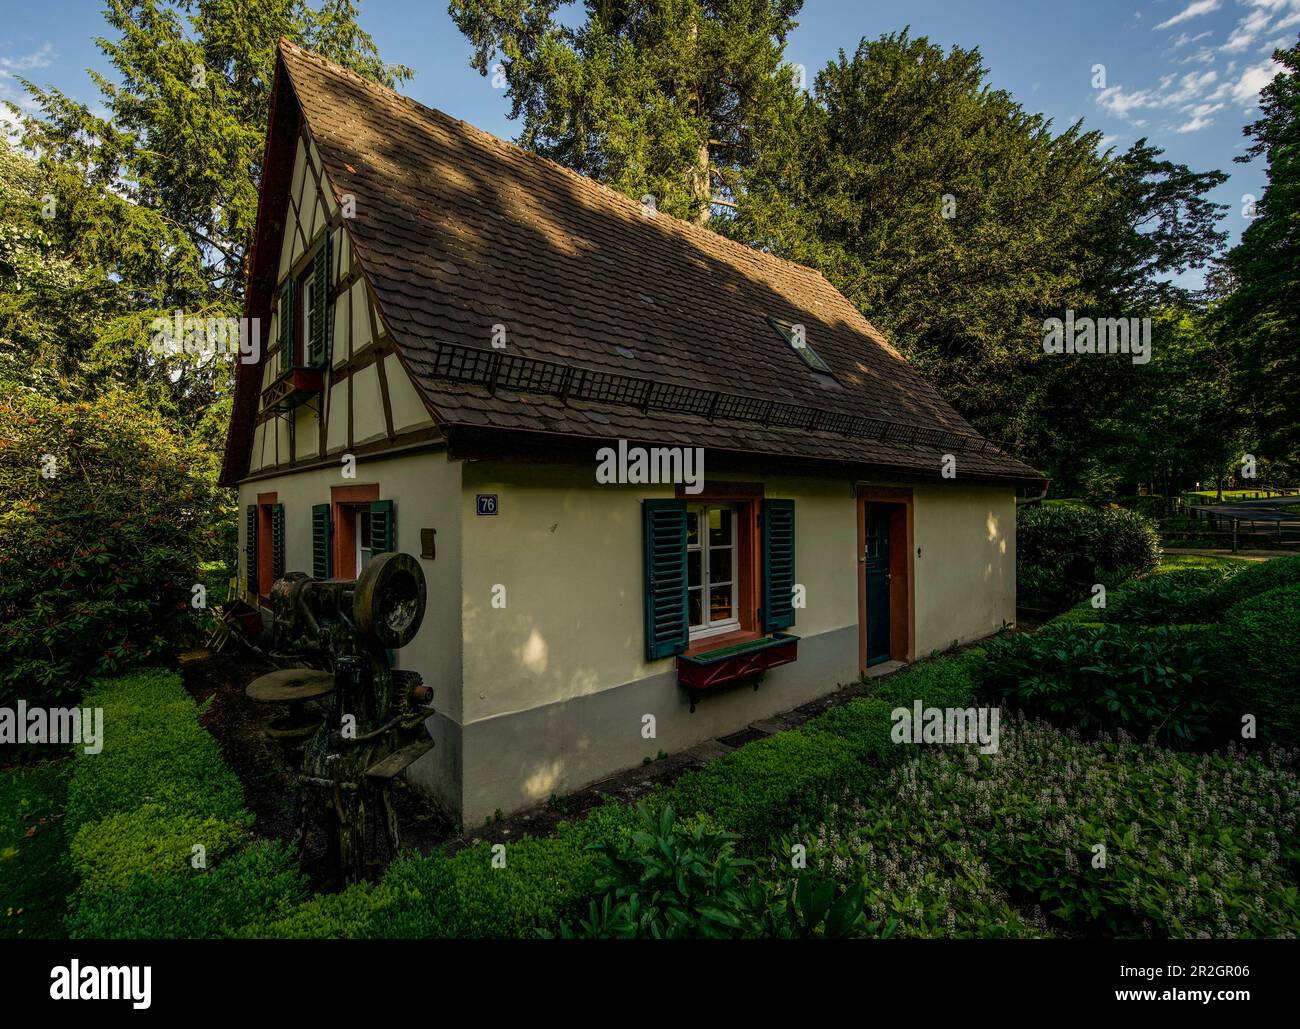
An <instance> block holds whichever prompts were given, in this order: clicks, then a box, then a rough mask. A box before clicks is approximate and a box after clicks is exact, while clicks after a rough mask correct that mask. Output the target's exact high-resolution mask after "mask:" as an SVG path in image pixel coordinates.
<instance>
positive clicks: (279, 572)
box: [271, 504, 284, 581]
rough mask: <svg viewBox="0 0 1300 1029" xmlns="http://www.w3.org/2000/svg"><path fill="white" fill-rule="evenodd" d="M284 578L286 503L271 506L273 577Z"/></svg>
mask: <svg viewBox="0 0 1300 1029" xmlns="http://www.w3.org/2000/svg"><path fill="white" fill-rule="evenodd" d="M283 578H284V505H283V504H274V505H272V507H271V579H272V581H274V580H276V579H283Z"/></svg>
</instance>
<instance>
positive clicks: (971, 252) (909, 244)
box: [727, 31, 1105, 438]
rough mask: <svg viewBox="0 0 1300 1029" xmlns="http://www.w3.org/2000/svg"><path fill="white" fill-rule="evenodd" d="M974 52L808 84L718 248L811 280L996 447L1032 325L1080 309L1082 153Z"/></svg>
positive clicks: (902, 55)
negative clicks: (757, 257)
mask: <svg viewBox="0 0 1300 1029" xmlns="http://www.w3.org/2000/svg"><path fill="white" fill-rule="evenodd" d="M987 75H988V72H987V69H986V68H985V66H984V63H983V59H982V58H981V56H980V53H979V51H978V50H974V49H970V50H968V49H962V48H960V47H954V48H953V49H952V50H950V51H948V52H945V51H944V50H942V49H941V48H940V47H938V46H936V45H934V44H932V43H931V42H929V41H928V40H927V39H925V38H912V37H911V36H910V35H909V34H908V32H907V31H903V32H900V33H896V34H892V35H886V36H882V37H880V38H879V39H875V40H863V41H862V42H861V44H860V45H859V46H858V48H857V50H856V51H855V52H854V53H853V54H852V56H848V55H846V54H844V53H843V52H841V54H840V55H839V57H838V59H836V60H834V61H832V62H831V63H830V64H829V65H828V66H827V67H826V68H825V69H824V70H822V71H821V72H820V73H819V74H818V75H817V78H816V81H815V87H814V91H813V94H812V95H811V96H810V97H808V98H807V99H806V100H805V102H804V104H803V106H802V109H801V110H800V112H799V113H798V131H796V132H793V133H790V134H789V135H788V136H786V137H784V139H785V143H786V145H785V147H784V148H783V149H776V148H771V149H769V150H768V151H767V152H766V153H764V154H763V155H760V160H759V164H758V166H757V167H756V168H755V169H754V171H753V172H752V173H751V175H750V176H749V190H748V192H747V194H746V196H745V198H744V202H743V203H742V204H741V207H740V210H739V212H738V214H737V217H736V218H735V220H734V221H733V222H732V223H731V224H729V225H728V226H727V231H728V232H729V233H730V234H732V235H733V236H735V237H736V238H738V239H741V240H744V241H746V242H749V243H751V244H752V245H755V246H761V247H764V248H768V249H771V250H773V251H775V252H777V253H781V254H783V255H784V256H788V257H790V258H792V259H794V260H796V261H800V262H802V263H805V264H809V265H812V266H814V267H816V268H819V269H820V270H821V271H822V272H823V273H824V274H825V275H826V276H827V278H829V279H830V280H831V281H832V282H833V283H834V284H835V285H836V286H837V287H839V289H840V290H841V291H843V292H844V293H845V295H846V296H848V297H849V299H850V300H852V301H853V302H854V303H855V304H856V305H857V306H858V307H859V308H860V309H861V310H862V311H863V312H864V313H865V314H866V315H867V316H868V317H870V318H871V319H872V320H873V321H875V322H876V323H877V324H879V325H880V326H881V327H882V328H884V329H885V330H886V331H888V332H889V333H890V335H891V337H892V338H893V339H894V341H895V343H896V344H898V345H899V347H900V348H901V349H902V350H903V351H904V352H905V353H907V355H908V356H909V357H910V358H911V359H912V360H913V362H914V363H916V364H917V365H918V367H919V368H920V369H921V370H922V371H923V372H925V373H926V374H927V375H928V376H929V377H930V378H931V379H932V381H934V382H936V384H938V385H939V386H940V388H941V389H943V390H945V392H947V394H948V396H949V399H951V400H953V401H954V402H955V403H956V404H957V406H958V407H959V408H960V409H961V410H962V411H963V413H965V414H966V415H967V416H968V417H970V418H972V419H974V420H975V421H976V423H977V424H980V426H981V427H982V428H983V429H985V431H989V432H992V433H993V434H994V435H995V436H998V437H1002V438H1009V437H1013V436H1014V435H1015V434H1016V433H1015V431H1014V428H1015V427H1014V425H1013V420H1014V418H1015V415H1016V412H1017V411H1018V410H1019V409H1020V406H1021V403H1022V401H1023V398H1024V396H1025V393H1026V392H1027V390H1028V388H1029V382H1030V377H1031V376H1032V375H1033V369H1034V366H1035V364H1036V362H1037V361H1038V360H1039V359H1041V358H1042V357H1043V356H1044V355H1043V354H1042V352H1041V349H1039V347H1038V343H1039V342H1040V341H1041V337H1042V329H1041V323H1042V319H1043V318H1044V317H1045V315H1046V314H1047V313H1049V312H1050V311H1052V310H1054V309H1059V308H1060V307H1063V306H1065V305H1067V304H1069V303H1072V302H1074V303H1076V306H1077V302H1078V301H1079V300H1081V299H1082V296H1081V294H1080V292H1079V291H1080V286H1081V280H1082V265H1083V261H1084V241H1085V240H1086V239H1087V237H1088V234H1089V231H1090V226H1091V225H1092V220H1093V218H1094V217H1095V216H1096V212H1097V210H1098V209H1099V207H1100V205H1101V203H1102V202H1103V200H1104V186H1105V165H1104V162H1103V160H1102V159H1101V158H1100V157H1099V156H1098V154H1097V146H1098V143H1099V141H1100V135H1099V134H1098V133H1095V132H1085V131H1083V130H1082V128H1081V126H1079V125H1075V126H1071V127H1070V128H1068V129H1066V130H1065V131H1064V132H1060V133H1057V132H1055V131H1054V130H1053V128H1052V126H1051V123H1050V122H1049V121H1048V120H1046V119H1044V118H1043V117H1042V116H1040V115H1032V114H1028V113H1026V112H1025V111H1024V110H1023V109H1022V108H1021V107H1020V106H1019V105H1018V104H1017V103H1016V102H1015V101H1014V100H1013V99H1012V98H1011V97H1010V96H1009V95H1008V94H1007V93H1005V92H1003V91H1000V90H996V89H993V88H992V87H991V86H989V85H988V83H987V81H986V80H987Z"/></svg>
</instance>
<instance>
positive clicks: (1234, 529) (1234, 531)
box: [1232, 518, 1237, 554]
mask: <svg viewBox="0 0 1300 1029" xmlns="http://www.w3.org/2000/svg"><path fill="white" fill-rule="evenodd" d="M1232 552H1233V553H1234V554H1235V553H1236V552H1237V519H1235V518H1234V519H1233V520H1232Z"/></svg>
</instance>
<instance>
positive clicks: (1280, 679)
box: [1217, 558, 1300, 747]
mask: <svg viewBox="0 0 1300 1029" xmlns="http://www.w3.org/2000/svg"><path fill="white" fill-rule="evenodd" d="M1282 560H1287V561H1290V560H1292V559H1291V558H1284V559H1282ZM1274 563H1275V562H1273V561H1270V562H1268V564H1274ZM1256 567H1266V566H1256ZM1287 571H1288V570H1287V569H1283V574H1286V573H1287ZM1243 574H1244V573H1243ZM1239 578H1240V577H1239ZM1258 578H1260V579H1264V580H1265V581H1268V580H1267V578H1266V577H1263V576H1260V577H1258ZM1219 644H1220V650H1219V654H1218V669H1217V671H1218V674H1219V675H1221V676H1222V677H1223V679H1224V680H1225V681H1226V682H1228V683H1230V684H1231V686H1232V696H1233V698H1234V700H1235V701H1236V705H1235V706H1237V707H1238V710H1239V711H1240V712H1241V713H1242V714H1253V715H1254V716H1255V719H1256V730H1257V733H1258V736H1257V738H1258V740H1259V742H1260V743H1262V744H1265V745H1269V744H1272V745H1276V746H1280V747H1300V672H1297V664H1296V646H1297V644H1300V582H1297V583H1294V584H1292V585H1289V586H1281V587H1279V588H1277V589H1271V590H1268V591H1267V592H1266V593H1261V594H1260V595H1259V596H1256V597H1249V598H1247V599H1245V600H1242V601H1241V602H1239V603H1237V604H1235V605H1234V606H1233V607H1231V608H1229V609H1228V612H1227V614H1226V615H1225V616H1224V619H1223V625H1222V627H1221V629H1220V637H1219Z"/></svg>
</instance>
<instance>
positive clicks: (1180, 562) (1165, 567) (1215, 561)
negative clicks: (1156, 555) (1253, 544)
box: [1151, 554, 1249, 575]
mask: <svg viewBox="0 0 1300 1029" xmlns="http://www.w3.org/2000/svg"><path fill="white" fill-rule="evenodd" d="M1243 562H1249V558H1247V557H1245V556H1242V557H1209V556H1206V555H1202V554H1165V555H1163V556H1162V557H1161V558H1160V564H1159V565H1157V566H1156V569H1155V571H1153V572H1152V573H1151V574H1152V575H1166V574H1168V573H1169V572H1174V571H1178V570H1179V569H1183V568H1220V567H1222V568H1226V567H1230V566H1232V565H1239V564H1242V563H1243Z"/></svg>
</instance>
